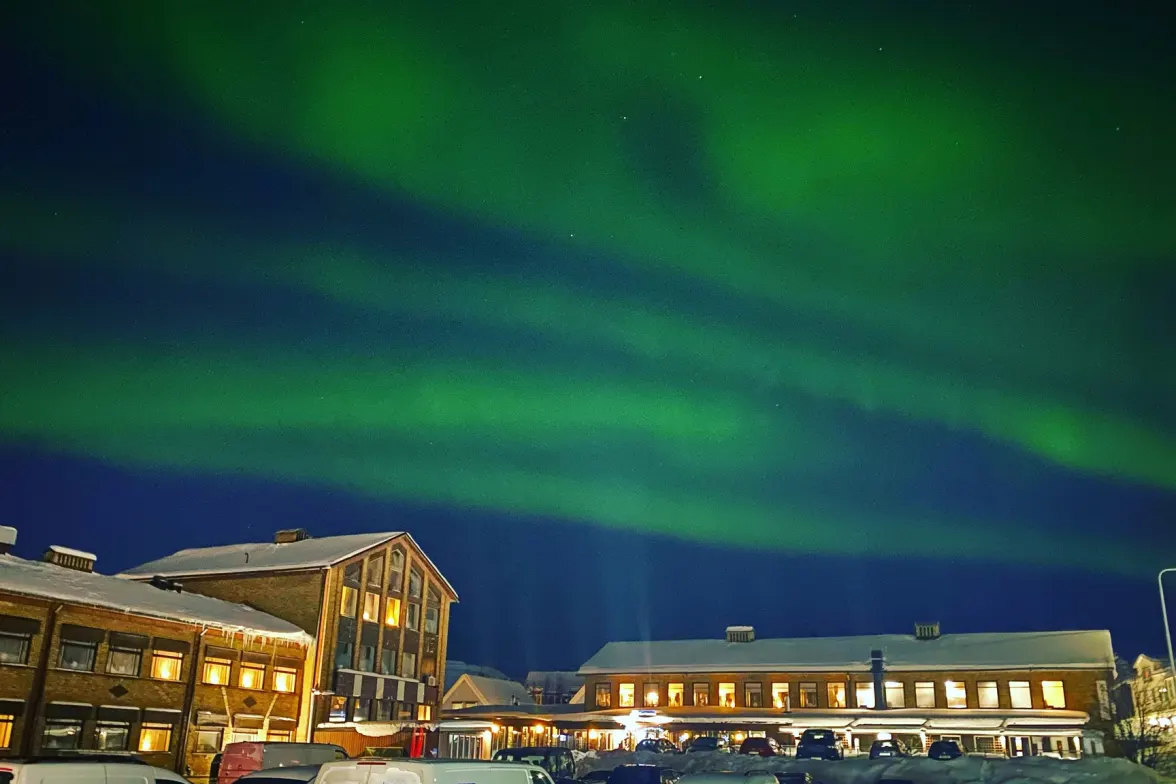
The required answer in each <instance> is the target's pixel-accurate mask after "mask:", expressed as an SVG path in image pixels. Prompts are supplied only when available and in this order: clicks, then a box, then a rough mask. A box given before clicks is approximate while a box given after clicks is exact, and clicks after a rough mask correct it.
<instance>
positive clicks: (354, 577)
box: [343, 563, 363, 588]
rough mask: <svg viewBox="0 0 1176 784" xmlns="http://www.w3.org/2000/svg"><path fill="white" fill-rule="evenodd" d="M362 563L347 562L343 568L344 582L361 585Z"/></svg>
mask: <svg viewBox="0 0 1176 784" xmlns="http://www.w3.org/2000/svg"><path fill="white" fill-rule="evenodd" d="M362 568H363V567H362V564H359V563H352V564H347V566H345V567H344V568H343V584H344V585H352V586H355V587H356V588H358V587H359V573H360V571H361V570H362Z"/></svg>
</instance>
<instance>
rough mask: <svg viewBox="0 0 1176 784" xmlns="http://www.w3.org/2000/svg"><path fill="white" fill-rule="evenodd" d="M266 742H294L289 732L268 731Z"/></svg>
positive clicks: (292, 735) (291, 733)
mask: <svg viewBox="0 0 1176 784" xmlns="http://www.w3.org/2000/svg"><path fill="white" fill-rule="evenodd" d="M266 740H268V741H269V742H270V743H290V742H291V741H293V740H294V733H293V732H291V731H290V730H270V731H269V734H268V735H267V736H266Z"/></svg>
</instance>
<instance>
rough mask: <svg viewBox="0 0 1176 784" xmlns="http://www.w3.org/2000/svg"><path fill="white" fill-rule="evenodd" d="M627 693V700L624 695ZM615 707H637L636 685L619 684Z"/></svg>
mask: <svg viewBox="0 0 1176 784" xmlns="http://www.w3.org/2000/svg"><path fill="white" fill-rule="evenodd" d="M626 692H627V693H628V699H626V697H625V695H626ZM617 707H618V708H636V707H637V684H636V683H621V684H619V686H618V689H617Z"/></svg>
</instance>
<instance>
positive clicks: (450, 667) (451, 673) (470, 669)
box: [445, 659, 510, 694]
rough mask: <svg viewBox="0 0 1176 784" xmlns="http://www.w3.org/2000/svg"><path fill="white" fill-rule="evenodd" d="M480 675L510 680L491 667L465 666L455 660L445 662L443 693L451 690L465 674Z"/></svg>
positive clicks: (479, 665) (463, 663) (464, 663)
mask: <svg viewBox="0 0 1176 784" xmlns="http://www.w3.org/2000/svg"><path fill="white" fill-rule="evenodd" d="M467 673H468V674H470V675H482V676H485V677H487V678H498V679H499V680H503V681H508V680H510V678H508V677H506V673H504V672H502V671H501V670H497V669H495V668H493V667H486V666H484V665H481V664H467V663H466V662H463V661H458V660H457V659H446V660H445V692H446V694H448V693H449V690H450V689H452V688H453V684H455V683H457V679H458V678H460V677H461V676H463V675H465V674H467Z"/></svg>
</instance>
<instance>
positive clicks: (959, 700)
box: [943, 679, 968, 710]
mask: <svg viewBox="0 0 1176 784" xmlns="http://www.w3.org/2000/svg"><path fill="white" fill-rule="evenodd" d="M943 703H944V705H946V706H947V707H948V708H949V709H950V710H967V709H968V684H967V683H966V682H965V681H957V680H950V679H949V680H945V681H944V682H943Z"/></svg>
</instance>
